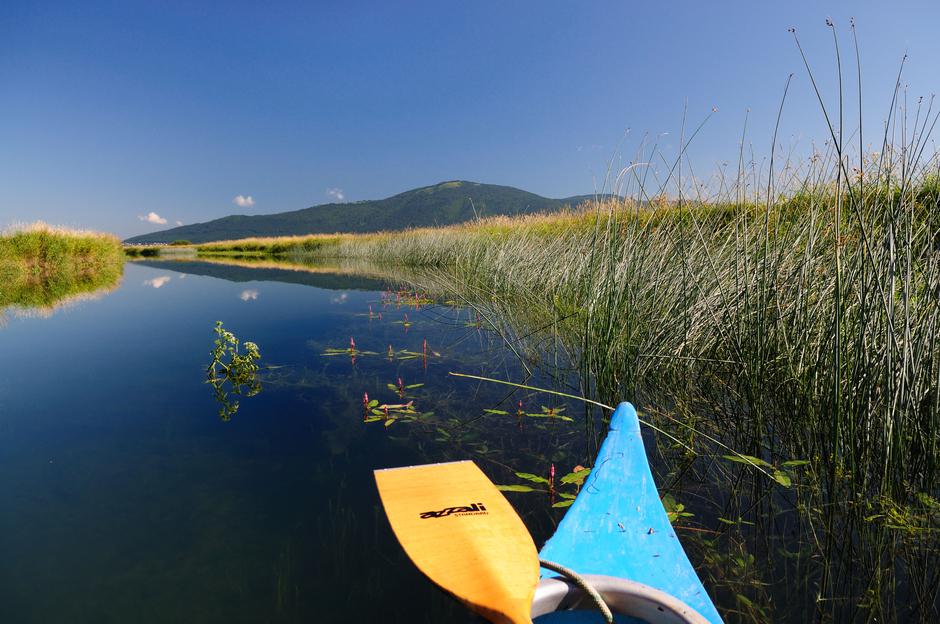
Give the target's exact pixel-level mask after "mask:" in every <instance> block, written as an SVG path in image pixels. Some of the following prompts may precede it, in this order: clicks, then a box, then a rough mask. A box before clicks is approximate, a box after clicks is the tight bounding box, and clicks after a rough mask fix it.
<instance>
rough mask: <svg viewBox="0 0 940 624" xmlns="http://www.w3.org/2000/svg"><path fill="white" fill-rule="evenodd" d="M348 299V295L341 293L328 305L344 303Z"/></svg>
mask: <svg viewBox="0 0 940 624" xmlns="http://www.w3.org/2000/svg"><path fill="white" fill-rule="evenodd" d="M347 299H349V293H342V294H341V295H337V296H336V297H333V298H332V299H330V303H340V304H342V303H346V300H347Z"/></svg>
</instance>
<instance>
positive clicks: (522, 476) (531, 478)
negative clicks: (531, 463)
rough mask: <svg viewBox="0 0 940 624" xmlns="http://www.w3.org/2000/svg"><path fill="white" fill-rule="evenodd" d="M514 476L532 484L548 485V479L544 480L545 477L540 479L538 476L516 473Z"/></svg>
mask: <svg viewBox="0 0 940 624" xmlns="http://www.w3.org/2000/svg"><path fill="white" fill-rule="evenodd" d="M516 476H517V477H519V478H520V479H525V480H526V481H531V482H532V483H545V484H548V479H546V478H545V477H540V476H538V475H534V474H532V473H530V472H517V473H516Z"/></svg>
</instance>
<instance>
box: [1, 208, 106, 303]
mask: <svg viewBox="0 0 940 624" xmlns="http://www.w3.org/2000/svg"><path fill="white" fill-rule="evenodd" d="M123 270H124V256H123V254H122V252H121V243H120V241H118V239H117V238H115V237H114V236H111V235H109V234H101V233H98V232H87V231H77V230H70V229H67V228H56V227H51V226H49V225H46V224H45V223H35V224H32V225H28V226H25V227H21V228H15V229H12V230H10V231H8V232H5V233H2V234H0V310H2V309H3V308H6V307H9V306H15V307H19V308H32V309H36V310H38V311H40V312H43V311H45V312H49V311H51V310H53V309H55V308H56V307H58V306H60V305H63V304H65V303H67V302H69V301H72V300H74V299H75V298H77V297H84V296H93V295H94V294H95V293H96V292H98V291H107V290H110V289H113V288H115V287H116V286H117V284H118V282H119V281H120V278H121V275H122V274H123Z"/></svg>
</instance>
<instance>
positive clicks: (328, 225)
mask: <svg viewBox="0 0 940 624" xmlns="http://www.w3.org/2000/svg"><path fill="white" fill-rule="evenodd" d="M592 197H594V196H593V195H577V196H574V197H566V198H564V199H550V198H548V197H542V196H541V195H536V194H535V193H529V192H528V191H523V190H521V189H517V188H513V187H511V186H497V185H495V184H481V183H479V182H467V181H465V180H452V181H449V182H441V183H440V184H435V185H433V186H424V187H421V188H416V189H413V190H410V191H405V192H404V193H399V194H398V195H394V196H392V197H387V198H385V199H376V200H367V201H358V202H350V203H343V204H321V205H319V206H313V207H311V208H304V209H302V210H293V211H291V212H279V213H275V214H266V215H231V216H228V217H222V218H221V219H215V220H213V221H207V222H205V223H194V224H192V225H183V226H180V227H175V228H171V229H169V230H163V231H160V232H153V233H151V234H143V235H141V236H134V237H131V238H128V239H127V240H126V241H124V242H125V243H133V244H140V243H170V242H173V241H175V240H188V241H191V242H193V243H206V242H209V241H217V240H231V239H236V238H248V237H252V236H292V235H299V234H315V233H333V232H377V231H380V230H403V229H406V228H410V227H424V226H437V225H451V224H454V223H462V222H464V221H470V220H472V219H474V218H475V216H477V215H479V216H484V217H489V216H494V215H520V214H529V213H533V212H542V211H553V210H559V209H561V208H563V207H564V206H576V205H578V204H580V203H582V202H584V201H586V200H588V199H591V198H592Z"/></svg>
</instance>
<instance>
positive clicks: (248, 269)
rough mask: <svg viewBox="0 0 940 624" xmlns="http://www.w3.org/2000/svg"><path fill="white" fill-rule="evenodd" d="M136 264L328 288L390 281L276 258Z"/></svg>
mask: <svg viewBox="0 0 940 624" xmlns="http://www.w3.org/2000/svg"><path fill="white" fill-rule="evenodd" d="M133 262H134V264H139V265H142V266H148V267H151V268H155V269H167V270H170V271H176V272H177V273H187V274H189V275H204V276H206V277H216V278H219V279H224V280H227V281H230V282H256V281H265V282H284V283H287V284H303V285H305V286H313V287H315V288H323V289H327V290H385V289H387V288H388V287H389V282H387V281H385V280H382V279H377V278H371V277H363V276H362V275H356V274H355V273H354V272H345V271H344V270H342V269H339V268H331V267H317V266H306V265H300V264H292V263H279V262H275V261H250V260H237V259H232V260H229V259H224V260H222V259H215V258H213V259H212V260H208V261H203V260H134V261H133Z"/></svg>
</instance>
